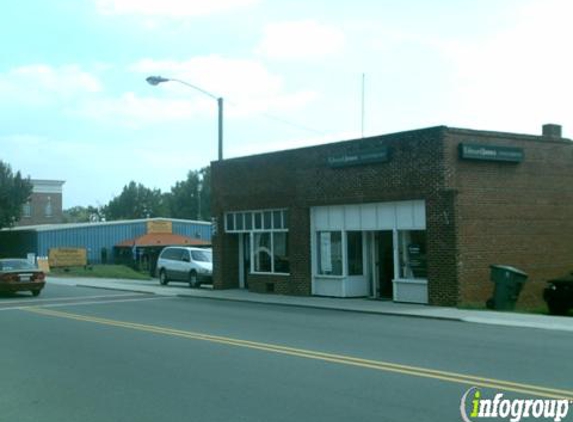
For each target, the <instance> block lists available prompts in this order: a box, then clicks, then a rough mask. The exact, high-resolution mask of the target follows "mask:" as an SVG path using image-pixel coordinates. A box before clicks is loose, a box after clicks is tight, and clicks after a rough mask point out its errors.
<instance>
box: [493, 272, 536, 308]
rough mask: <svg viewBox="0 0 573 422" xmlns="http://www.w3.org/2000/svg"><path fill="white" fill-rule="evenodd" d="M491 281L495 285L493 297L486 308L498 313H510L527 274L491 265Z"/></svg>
mask: <svg viewBox="0 0 573 422" xmlns="http://www.w3.org/2000/svg"><path fill="white" fill-rule="evenodd" d="M490 270H491V273H490V276H491V281H493V282H494V284H495V289H494V292H493V297H492V298H491V299H490V300H488V301H487V307H488V308H490V309H496V310H499V311H512V310H514V309H515V304H516V303H517V299H518V298H519V293H520V292H521V289H522V288H523V285H524V284H525V282H526V281H527V273H525V272H523V271H521V270H519V269H517V268H515V267H510V266H509V265H491V266H490Z"/></svg>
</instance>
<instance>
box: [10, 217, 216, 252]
mask: <svg viewBox="0 0 573 422" xmlns="http://www.w3.org/2000/svg"><path fill="white" fill-rule="evenodd" d="M153 221H168V222H171V225H172V232H173V233H174V234H178V235H182V236H186V237H190V238H192V239H201V240H204V241H208V242H210V241H211V223H210V222H206V221H194V220H179V219H171V218H148V219H139V220H122V221H109V222H97V223H76V224H43V225H38V226H23V227H15V228H12V229H3V230H0V257H2V256H20V257H25V256H26V254H27V253H35V254H36V256H48V253H49V250H50V248H85V249H86V251H87V258H88V260H89V262H91V263H99V262H100V261H101V253H102V250H103V249H106V250H107V251H108V252H109V253H110V254H111V252H112V251H113V249H114V247H115V246H116V245H117V244H119V243H121V242H123V241H126V240H128V239H135V238H137V237H139V236H142V235H144V234H146V233H147V227H148V223H149V222H153Z"/></svg>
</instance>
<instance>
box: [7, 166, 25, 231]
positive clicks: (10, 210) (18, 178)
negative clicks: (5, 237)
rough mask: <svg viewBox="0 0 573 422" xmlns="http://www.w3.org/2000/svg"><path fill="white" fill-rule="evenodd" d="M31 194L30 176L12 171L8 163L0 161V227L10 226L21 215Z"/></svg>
mask: <svg viewBox="0 0 573 422" xmlns="http://www.w3.org/2000/svg"><path fill="white" fill-rule="evenodd" d="M30 195H32V182H30V178H25V179H24V178H22V175H21V174H20V172H19V171H18V172H16V174H13V173H12V168H11V167H10V165H8V164H6V163H4V162H2V161H0V228H2V227H7V226H8V227H9V226H12V225H13V224H14V223H15V222H16V221H18V220H19V219H20V217H21V215H22V206H23V205H24V204H25V203H26V202H27V201H28V200H29V199H30Z"/></svg>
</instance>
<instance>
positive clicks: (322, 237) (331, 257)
mask: <svg viewBox="0 0 573 422" xmlns="http://www.w3.org/2000/svg"><path fill="white" fill-rule="evenodd" d="M317 246H318V247H317V251H318V273H319V274H322V275H342V232H339V231H335V232H318V233H317Z"/></svg>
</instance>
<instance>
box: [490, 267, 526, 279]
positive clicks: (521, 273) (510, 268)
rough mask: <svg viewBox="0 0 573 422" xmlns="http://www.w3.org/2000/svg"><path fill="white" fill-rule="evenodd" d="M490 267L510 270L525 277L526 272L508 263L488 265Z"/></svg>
mask: <svg viewBox="0 0 573 422" xmlns="http://www.w3.org/2000/svg"><path fill="white" fill-rule="evenodd" d="M490 268H495V269H496V270H505V271H511V272H512V273H514V274H519V275H522V276H524V277H527V273H526V272H523V271H521V270H520V269H517V268H515V267H512V266H510V265H490Z"/></svg>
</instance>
